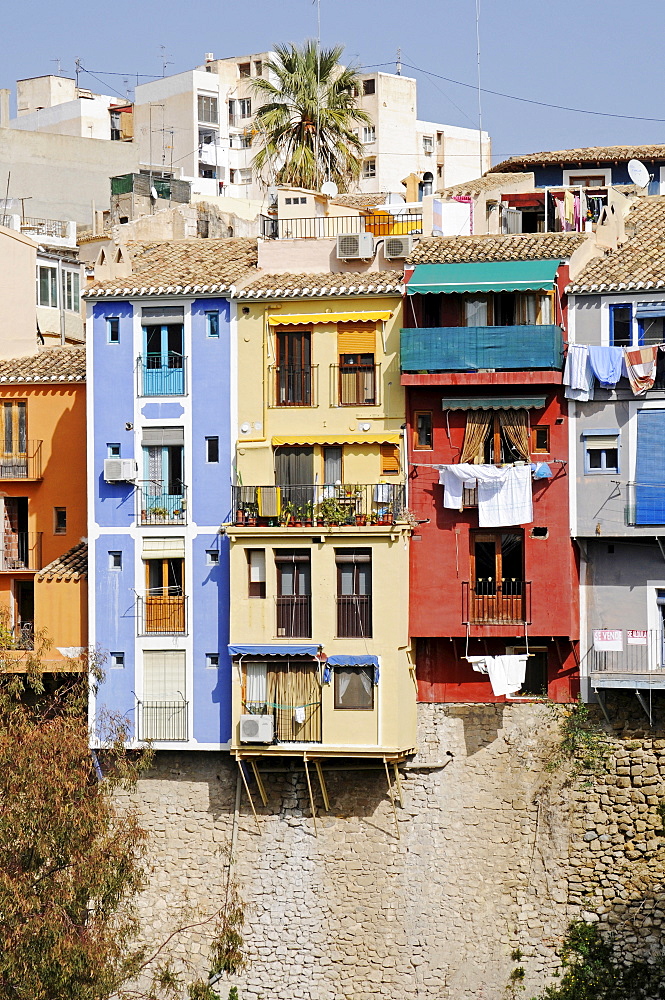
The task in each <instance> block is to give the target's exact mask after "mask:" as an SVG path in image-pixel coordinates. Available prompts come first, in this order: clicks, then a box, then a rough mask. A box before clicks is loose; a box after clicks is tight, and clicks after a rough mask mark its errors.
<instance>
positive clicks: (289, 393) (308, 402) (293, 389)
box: [268, 365, 318, 406]
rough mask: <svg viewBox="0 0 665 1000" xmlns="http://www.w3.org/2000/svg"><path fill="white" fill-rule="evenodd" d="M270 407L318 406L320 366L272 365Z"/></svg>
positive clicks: (270, 372)
mask: <svg viewBox="0 0 665 1000" xmlns="http://www.w3.org/2000/svg"><path fill="white" fill-rule="evenodd" d="M268 371H269V380H270V393H269V397H268V399H269V405H270V406H318V398H317V396H318V393H317V381H318V374H317V373H318V365H271V366H270V368H269V369H268Z"/></svg>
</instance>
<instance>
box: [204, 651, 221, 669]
mask: <svg viewBox="0 0 665 1000" xmlns="http://www.w3.org/2000/svg"><path fill="white" fill-rule="evenodd" d="M206 667H208V668H209V669H210V670H217V668H218V667H219V653H206Z"/></svg>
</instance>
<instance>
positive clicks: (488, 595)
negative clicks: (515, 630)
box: [464, 531, 526, 625]
mask: <svg viewBox="0 0 665 1000" xmlns="http://www.w3.org/2000/svg"><path fill="white" fill-rule="evenodd" d="M525 598H526V585H525V583H524V538H523V535H522V532H508V531H506V532H488V531H473V532H472V533H471V587H470V596H469V601H468V606H467V607H465V609H464V611H465V620H466V621H469V622H480V623H485V624H498V625H502V624H503V625H508V624H511V623H512V624H517V623H519V622H524V621H525V610H526V607H525V605H526V601H525Z"/></svg>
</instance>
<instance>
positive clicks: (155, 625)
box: [136, 594, 187, 635]
mask: <svg viewBox="0 0 665 1000" xmlns="http://www.w3.org/2000/svg"><path fill="white" fill-rule="evenodd" d="M136 622H137V630H138V635H186V634H187V598H186V597H182V596H173V595H170V594H165V595H163V596H162V595H160V594H146V596H145V597H138V598H137V599H136Z"/></svg>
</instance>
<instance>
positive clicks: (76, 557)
mask: <svg viewBox="0 0 665 1000" xmlns="http://www.w3.org/2000/svg"><path fill="white" fill-rule="evenodd" d="M87 576H88V543H87V542H79V543H78V545H75V546H74V547H73V548H72V549H69V551H68V552H65V553H63V555H61V556H58V558H57V559H54V560H53V562H50V563H49V564H48V566H44V569H42V570H40V571H39V573H38V574H37V579H38V580H46V581H48V582H50V583H52V582H55V581H60V580H85V579H87Z"/></svg>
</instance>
